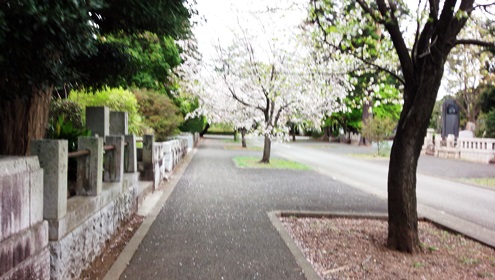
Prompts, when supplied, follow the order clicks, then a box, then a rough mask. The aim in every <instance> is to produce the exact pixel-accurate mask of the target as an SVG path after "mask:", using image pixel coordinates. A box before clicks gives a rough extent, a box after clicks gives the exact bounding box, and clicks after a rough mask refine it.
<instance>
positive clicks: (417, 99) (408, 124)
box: [387, 63, 443, 253]
mask: <svg viewBox="0 0 495 280" xmlns="http://www.w3.org/2000/svg"><path fill="white" fill-rule="evenodd" d="M421 70H422V71H421V72H419V73H417V75H416V77H417V80H418V81H421V84H418V85H416V86H415V85H411V86H408V85H406V87H405V93H404V94H405V96H409V98H405V100H404V108H403V110H402V113H401V117H400V120H399V124H398V126H397V132H396V135H395V139H394V144H393V146H392V151H391V154H390V164H389V171H388V241H387V245H388V246H389V247H390V248H392V249H396V250H399V251H403V252H410V253H415V252H418V251H419V249H420V248H419V238H418V214H417V201H416V169H417V164H418V158H419V155H420V153H421V148H422V146H423V142H424V137H425V135H426V129H427V127H428V124H429V119H430V116H431V112H432V111H433V107H434V105H435V100H436V97H437V93H438V88H439V87H440V81H441V78H442V76H443V64H440V63H436V64H434V63H429V64H426V65H425V66H424V68H423V69H421Z"/></svg>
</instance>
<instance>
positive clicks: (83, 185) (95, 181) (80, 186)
mask: <svg viewBox="0 0 495 280" xmlns="http://www.w3.org/2000/svg"><path fill="white" fill-rule="evenodd" d="M78 147H79V150H85V149H87V150H89V151H90V154H89V155H87V156H82V157H79V158H78V159H77V183H76V194H77V195H91V196H96V195H99V194H100V193H101V185H102V176H103V174H102V172H103V138H101V137H79V139H78Z"/></svg>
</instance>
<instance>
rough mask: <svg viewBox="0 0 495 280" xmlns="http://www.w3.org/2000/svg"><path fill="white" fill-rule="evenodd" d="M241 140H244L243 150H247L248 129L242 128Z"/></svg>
mask: <svg viewBox="0 0 495 280" xmlns="http://www.w3.org/2000/svg"><path fill="white" fill-rule="evenodd" d="M241 139H242V141H241V142H242V147H243V148H247V145H246V129H245V128H241Z"/></svg>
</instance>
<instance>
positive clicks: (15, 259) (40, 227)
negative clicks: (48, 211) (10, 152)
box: [0, 157, 50, 280]
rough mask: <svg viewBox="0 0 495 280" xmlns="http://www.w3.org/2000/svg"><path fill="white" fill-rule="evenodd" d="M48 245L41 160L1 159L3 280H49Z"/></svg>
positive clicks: (0, 272) (0, 253) (0, 268)
mask: <svg viewBox="0 0 495 280" xmlns="http://www.w3.org/2000/svg"><path fill="white" fill-rule="evenodd" d="M47 245H48V225H47V223H46V221H43V170H42V169H41V168H40V166H39V163H38V160H37V158H36V157H24V158H20V157H3V158H0V279H5V280H7V279H9V280H10V279H49V277H50V256H49V251H48V246H47Z"/></svg>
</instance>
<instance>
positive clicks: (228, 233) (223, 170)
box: [120, 139, 386, 279]
mask: <svg viewBox="0 0 495 280" xmlns="http://www.w3.org/2000/svg"><path fill="white" fill-rule="evenodd" d="M224 144H225V143H223V141H222V140H215V139H205V140H203V142H202V144H201V146H200V147H199V149H198V151H197V153H196V155H195V156H194V158H193V159H192V161H191V163H190V164H189V166H188V167H187V169H186V170H185V172H184V174H183V175H182V177H181V178H180V180H179V181H178V183H177V185H176V187H175V190H174V191H173V192H172V194H171V195H170V197H169V198H168V200H167V202H166V203H165V205H164V206H163V208H162V209H161V211H160V212H159V214H158V215H157V217H156V220H155V221H154V223H153V224H152V225H151V227H150V228H149V231H148V233H147V234H146V236H145V237H144V239H143V240H142V242H141V245H140V246H139V248H138V249H137V250H136V252H135V254H134V256H133V257H132V259H131V260H130V262H129V264H128V266H127V268H126V269H125V271H124V272H123V274H122V275H121V277H120V279H305V277H304V275H303V274H302V271H301V269H300V267H299V266H298V264H297V263H296V261H295V259H294V257H293V255H292V254H291V252H290V251H289V249H288V248H287V246H286V245H285V243H284V241H283V240H282V238H281V237H280V235H279V233H278V232H277V230H276V229H275V228H274V227H273V225H272V224H271V222H270V219H269V217H268V215H267V212H269V211H273V210H285V209H290V210H311V211H346V212H365V213H385V211H386V202H385V201H383V200H380V199H378V198H376V197H374V196H371V195H368V194H366V193H364V192H361V191H358V190H356V189H354V188H351V187H348V186H345V185H344V184H342V183H340V182H337V181H334V180H332V179H330V178H328V177H326V176H324V175H321V174H319V173H317V172H315V171H287V170H262V169H258V170H252V169H238V168H236V167H235V165H234V163H233V161H232V157H233V156H236V155H249V154H252V155H259V152H243V151H232V150H225V149H224V148H223V146H224Z"/></svg>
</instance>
